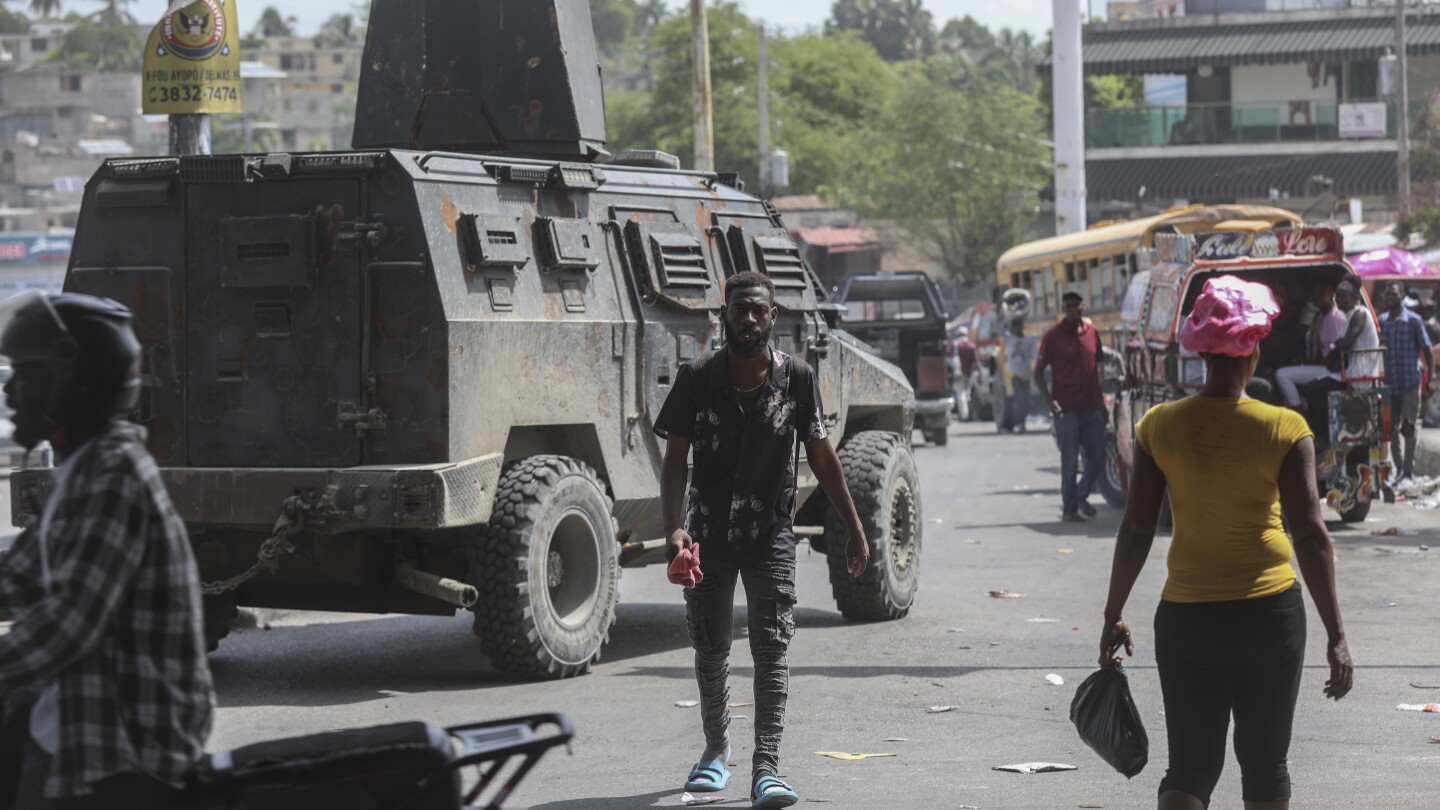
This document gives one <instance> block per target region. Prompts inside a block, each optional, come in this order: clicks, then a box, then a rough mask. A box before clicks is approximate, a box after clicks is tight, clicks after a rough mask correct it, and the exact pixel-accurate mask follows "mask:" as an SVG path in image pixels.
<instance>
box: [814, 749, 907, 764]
mask: <svg viewBox="0 0 1440 810" xmlns="http://www.w3.org/2000/svg"><path fill="white" fill-rule="evenodd" d="M815 755H816V756H821V757H829V758H831V759H841V760H844V761H846V762H855V761H856V760H861V759H880V758H882V757H893V756H895V755H894V754H851V753H848V752H846V751H816V752H815Z"/></svg>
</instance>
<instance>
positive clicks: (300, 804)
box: [164, 714, 575, 810]
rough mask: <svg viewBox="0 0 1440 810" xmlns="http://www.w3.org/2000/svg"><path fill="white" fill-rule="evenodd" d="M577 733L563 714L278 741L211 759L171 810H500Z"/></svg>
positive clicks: (404, 726)
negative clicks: (544, 760) (538, 766)
mask: <svg viewBox="0 0 1440 810" xmlns="http://www.w3.org/2000/svg"><path fill="white" fill-rule="evenodd" d="M574 734H575V732H574V729H573V728H572V727H571V725H570V720H569V718H567V717H566V716H564V715H561V714H538V715H531V716H528V717H514V718H509V719H505V720H495V721H492V722H488V723H474V724H471V725H465V726H456V727H453V728H445V729H442V728H439V727H436V726H432V725H429V724H427V723H421V722H409V723H395V724H390V725H384V726H373V727H370V728H359V729H350V730H346V731H334V732H328V733H323V734H311V735H307V736H303V737H294V738H290V739H284V740H271V741H266V742H261V743H256V744H254V745H248V746H245V747H244V748H237V749H235V750H233V751H220V752H216V753H214V754H210V755H208V756H206V757H205V758H204V759H202V760H201V761H200V763H199V764H197V765H196V767H195V769H194V771H193V773H192V778H191V785H190V787H189V788H187V789H186V790H185V792H184V793H183V794H182V795H181V797H180V799H179V800H178V801H176V802H174V803H171V804H168V805H166V807H165V808H164V810H250V808H257V807H264V808H265V809H266V810H331V808H334V810H340V808H345V810H500V808H501V803H502V802H504V801H505V800H506V799H508V798H509V797H510V795H511V794H512V793H513V792H514V790H515V788H516V787H517V786H518V785H519V784H520V782H521V780H523V779H524V778H525V777H526V776H527V775H528V774H529V773H530V771H531V770H532V769H533V768H534V767H535V765H536V764H537V763H538V762H539V761H540V758H541V757H542V756H544V755H545V753H546V752H548V751H549V750H550V749H552V748H554V747H556V746H560V745H564V746H566V749H567V750H568V749H569V743H570V740H571V738H572V737H574ZM472 766H473V767H474V768H475V771H474V776H473V780H467V779H465V778H464V772H465V769H467V768H470V767H472ZM502 777H503V778H502ZM481 802H484V803H483V804H482V803H481Z"/></svg>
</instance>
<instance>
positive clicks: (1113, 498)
mask: <svg viewBox="0 0 1440 810" xmlns="http://www.w3.org/2000/svg"><path fill="white" fill-rule="evenodd" d="M1129 491H1130V467H1129V466H1128V465H1127V464H1126V463H1125V460H1124V459H1122V458H1121V457H1120V448H1118V447H1116V446H1115V438H1114V437H1113V436H1112V437H1110V438H1109V439H1108V440H1107V441H1106V442H1105V467H1104V468H1103V469H1102V470H1101V471H1100V494H1101V495H1103V496H1104V497H1105V502H1106V503H1108V504H1110V505H1111V506H1113V507H1115V508H1116V509H1124V508H1125V499H1126V497H1127V493H1129Z"/></svg>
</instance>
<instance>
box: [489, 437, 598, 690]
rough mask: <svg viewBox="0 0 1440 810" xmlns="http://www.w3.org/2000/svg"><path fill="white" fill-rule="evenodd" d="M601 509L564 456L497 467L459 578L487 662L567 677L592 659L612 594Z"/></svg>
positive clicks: (591, 477) (594, 481)
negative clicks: (489, 507) (466, 585)
mask: <svg viewBox="0 0 1440 810" xmlns="http://www.w3.org/2000/svg"><path fill="white" fill-rule="evenodd" d="M610 510H611V501H610V498H609V496H608V495H606V494H605V488H604V486H603V485H602V484H601V483H600V480H599V478H598V477H597V476H596V475H595V472H594V470H591V469H590V468H589V467H588V466H586V465H585V464H582V463H581V462H579V461H576V460H574V459H571V458H565V457H564V456H533V457H531V458H527V459H523V460H521V461H518V462H515V463H514V464H512V465H510V467H508V468H507V469H506V470H505V472H504V473H503V474H502V475H501V477H500V485H499V488H498V490H497V493H496V496H495V511H494V514H493V515H491V517H490V522H489V523H488V524H486V525H485V526H484V527H482V528H481V530H480V531H479V532H477V535H476V538H475V543H474V544H473V545H472V546H471V548H470V573H469V577H468V579H469V580H470V582H471V583H472V584H473V585H474V586H475V587H476V588H477V589H478V590H479V591H480V601H479V602H478V603H477V604H476V605H475V607H474V608H472V610H473V611H474V613H475V634H476V635H477V636H479V637H480V645H481V647H482V649H484V650H485V653H486V654H487V655H489V656H490V660H491V662H492V663H494V664H495V666H496V667H497V668H499V669H501V670H503V671H505V672H507V673H510V674H512V675H517V676H520V677H525V678H569V677H572V676H575V675H583V674H584V673H585V672H587V671H588V670H589V669H590V664H591V663H593V662H595V661H598V660H599V659H600V648H601V647H602V646H603V645H604V644H605V642H606V641H607V640H608V639H609V635H610V626H611V625H612V624H614V623H615V604H616V602H618V601H619V598H620V565H619V546H618V544H617V542H616V539H615V519H614V518H613V517H612V516H611V512H610Z"/></svg>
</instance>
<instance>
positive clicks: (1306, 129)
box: [1085, 99, 1425, 149]
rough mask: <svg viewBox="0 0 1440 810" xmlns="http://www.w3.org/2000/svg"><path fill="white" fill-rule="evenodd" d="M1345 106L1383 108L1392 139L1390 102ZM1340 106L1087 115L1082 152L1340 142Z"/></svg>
mask: <svg viewBox="0 0 1440 810" xmlns="http://www.w3.org/2000/svg"><path fill="white" fill-rule="evenodd" d="M1344 103H1345V104H1361V103H1381V104H1384V105H1385V137H1386V138H1394V137H1395V102H1394V101H1393V100H1375V101H1369V102H1367V101H1365V100H1360V99H1357V100H1353V101H1346V102H1344ZM1340 104H1341V102H1335V101H1280V102H1270V103H1260V104H1189V105H1186V106H1183V107H1146V108H1141V109H1128V110H1114V109H1109V110H1089V111H1087V112H1086V114H1085V147H1086V148H1087V149H1124V148H1135V147H1146V146H1180V145H1196V144H1262V143H1306V142H1312V143H1313V142H1324V141H1339V140H1341V137H1340ZM1424 104H1425V102H1424V101H1416V102H1411V104H1410V108H1411V109H1410V115H1411V120H1412V121H1413V120H1414V117H1415V115H1416V114H1418V113H1419V112H1420V110H1421V109H1422V107H1423V106H1424ZM1376 137H1378V136H1376ZM1345 140H1351V139H1350V138H1346V139H1345ZM1361 140H1363V139H1361Z"/></svg>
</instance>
